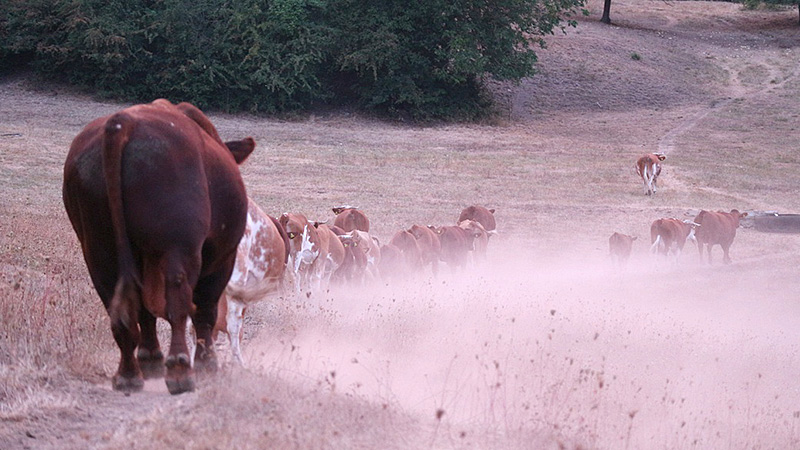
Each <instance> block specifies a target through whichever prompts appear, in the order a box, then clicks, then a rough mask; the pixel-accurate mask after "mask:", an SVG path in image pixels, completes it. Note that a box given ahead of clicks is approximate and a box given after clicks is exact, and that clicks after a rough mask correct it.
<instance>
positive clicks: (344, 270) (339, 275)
mask: <svg viewBox="0 0 800 450" xmlns="http://www.w3.org/2000/svg"><path fill="white" fill-rule="evenodd" d="M339 240H340V241H341V243H342V246H343V247H344V258H342V264H341V265H340V266H339V268H338V269H337V270H336V272H335V273H334V279H335V280H336V281H342V282H357V283H363V282H364V276H365V275H366V272H367V254H366V253H365V252H363V251H361V249H360V248H358V244H357V243H356V242H355V241H354V239H353V236H352V235H351V234H349V233H346V234H343V235H340V236H339ZM359 242H360V240H359Z"/></svg>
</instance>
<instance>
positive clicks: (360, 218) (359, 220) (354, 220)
mask: <svg viewBox="0 0 800 450" xmlns="http://www.w3.org/2000/svg"><path fill="white" fill-rule="evenodd" d="M333 213H334V214H336V218H335V219H333V224H334V225H336V226H337V227H339V228H341V229H343V230H344V231H345V232H347V233H349V232H351V231H353V230H361V231H365V232H367V233H369V219H368V218H367V215H366V214H364V213H363V212H362V211H361V210H360V209H358V208H356V207H353V206H337V207H335V208H333Z"/></svg>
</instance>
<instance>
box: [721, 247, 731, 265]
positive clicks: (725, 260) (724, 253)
mask: <svg viewBox="0 0 800 450" xmlns="http://www.w3.org/2000/svg"><path fill="white" fill-rule="evenodd" d="M720 247H722V262H723V263H725V264H730V263H731V257H730V256H729V255H728V250H730V248H731V246H730V245H723V244H720Z"/></svg>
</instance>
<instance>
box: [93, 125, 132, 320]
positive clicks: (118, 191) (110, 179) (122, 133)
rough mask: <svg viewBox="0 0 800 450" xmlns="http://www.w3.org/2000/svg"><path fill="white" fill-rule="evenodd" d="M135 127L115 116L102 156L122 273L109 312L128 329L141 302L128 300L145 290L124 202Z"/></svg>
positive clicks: (106, 133) (106, 127)
mask: <svg viewBox="0 0 800 450" xmlns="http://www.w3.org/2000/svg"><path fill="white" fill-rule="evenodd" d="M132 127H133V119H132V118H131V117H130V116H128V115H127V114H125V113H124V112H121V113H117V114H114V115H113V116H111V118H109V119H108V121H106V126H105V130H104V134H103V156H102V160H103V175H104V178H105V181H106V194H107V195H108V207H109V210H110V213H111V223H112V227H113V232H114V241H115V245H116V249H117V265H118V270H119V272H118V276H117V284H116V286H115V288H114V298H113V300H112V303H111V305H110V308H109V312H110V313H111V314H112V319H115V318H116V319H119V320H122V322H123V323H125V324H126V325H128V326H130V324H131V323H135V322H136V320H137V319H138V318H137V317H130V316H131V315H132V314H134V313H136V312H137V311H136V310H138V304H139V302H138V301H128V300H127V299H131V300H133V298H139V292H140V288H141V278H140V276H139V273H138V272H137V269H136V265H135V264H134V258H133V250H131V244H130V241H129V240H128V232H127V229H126V226H125V214H124V204H123V200H122V151H123V149H124V148H125V146H126V145H127V144H128V140H129V138H130V133H131V128H132ZM131 307H134V310H131V309H130V308H131Z"/></svg>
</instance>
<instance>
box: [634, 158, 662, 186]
mask: <svg viewBox="0 0 800 450" xmlns="http://www.w3.org/2000/svg"><path fill="white" fill-rule="evenodd" d="M665 159H667V157H666V155H664V154H661V153H650V154H647V155H644V156H642V157H641V158H639V159H638V160H637V161H636V173H637V174H638V175H639V176H640V177H642V181H643V182H644V195H653V194H655V193H656V181H657V180H658V176H659V175H661V161H664V160H665Z"/></svg>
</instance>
